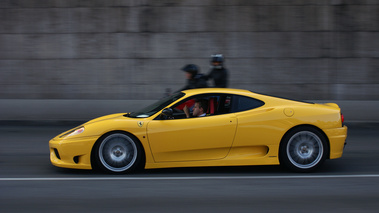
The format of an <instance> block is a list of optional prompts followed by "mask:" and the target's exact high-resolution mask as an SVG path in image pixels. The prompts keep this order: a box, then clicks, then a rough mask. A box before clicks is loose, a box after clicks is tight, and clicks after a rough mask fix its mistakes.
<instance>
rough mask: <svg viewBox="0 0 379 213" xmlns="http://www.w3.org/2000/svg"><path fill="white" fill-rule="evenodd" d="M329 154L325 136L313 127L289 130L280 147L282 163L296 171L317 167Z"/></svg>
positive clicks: (311, 169)
mask: <svg viewBox="0 0 379 213" xmlns="http://www.w3.org/2000/svg"><path fill="white" fill-rule="evenodd" d="M328 155H329V146H328V143H327V140H326V138H325V136H324V135H323V134H322V133H321V132H320V131H319V130H317V129H316V128H313V127H298V128H295V129H293V130H291V131H289V132H288V134H286V135H285V136H284V138H283V140H282V142H281V144H280V149H279V161H280V164H281V165H284V166H286V167H287V168H288V169H290V170H292V171H295V172H311V171H313V170H315V169H317V168H318V167H319V166H320V165H321V164H322V163H323V162H324V161H325V159H326V158H327V156H328Z"/></svg>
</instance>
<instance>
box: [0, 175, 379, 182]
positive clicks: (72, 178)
mask: <svg viewBox="0 0 379 213" xmlns="http://www.w3.org/2000/svg"><path fill="white" fill-rule="evenodd" d="M328 178H379V174H362V175H307V176H305V175H304V176H301V175H300V176H295V175H293V176H205V177H69V178H65V177H57V178H0V181H103V180H235V179H247V180H248V179H255V180H257V179H258V180H259V179H328Z"/></svg>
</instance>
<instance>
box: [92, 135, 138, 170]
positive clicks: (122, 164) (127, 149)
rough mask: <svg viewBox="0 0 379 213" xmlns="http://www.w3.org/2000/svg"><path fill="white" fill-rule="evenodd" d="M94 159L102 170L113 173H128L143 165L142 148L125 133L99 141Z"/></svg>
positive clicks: (107, 136)
mask: <svg viewBox="0 0 379 213" xmlns="http://www.w3.org/2000/svg"><path fill="white" fill-rule="evenodd" d="M94 157H95V159H96V163H97V165H98V166H99V167H100V169H102V170H104V171H106V172H111V173H126V172H131V171H133V170H134V169H136V167H137V166H138V165H139V164H140V163H141V159H142V148H141V145H140V144H139V142H137V140H136V139H134V138H133V137H131V136H129V135H127V134H124V133H112V134H109V135H106V136H104V137H102V138H101V139H100V140H99V142H98V143H97V144H96V149H95V156H94Z"/></svg>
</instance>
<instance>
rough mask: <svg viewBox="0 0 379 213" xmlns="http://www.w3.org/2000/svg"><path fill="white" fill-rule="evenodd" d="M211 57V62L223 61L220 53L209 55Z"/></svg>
mask: <svg viewBox="0 0 379 213" xmlns="http://www.w3.org/2000/svg"><path fill="white" fill-rule="evenodd" d="M211 57H212V59H211V63H213V62H220V63H221V64H222V62H224V56H222V54H214V55H211Z"/></svg>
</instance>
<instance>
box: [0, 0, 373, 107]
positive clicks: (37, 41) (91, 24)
mask: <svg viewBox="0 0 379 213" xmlns="http://www.w3.org/2000/svg"><path fill="white" fill-rule="evenodd" d="M378 38H379V2H378V1H375V0H365V1H355V0H293V1H276V0H234V1H228V0H218V1H215V0H141V1H135V0H110V1H103V0H94V1H82V0H79V1H77V0H51V1H44V0H17V1H13V0H4V1H1V2H0V102H1V103H3V102H7V101H8V100H9V99H16V100H24V99H27V100H41V103H44V100H47V101H49V100H67V101H70V100H78V101H79V100H115V101H116V100H117V101H123V100H133V101H137V102H138V101H139V100H142V101H143V100H156V99H157V98H159V97H162V96H163V95H164V93H165V92H166V90H167V89H170V90H171V91H175V90H177V89H179V88H181V87H183V85H184V84H185V79H184V74H183V73H182V72H181V71H180V68H181V67H183V66H184V65H185V64H187V63H195V64H197V65H199V66H200V68H201V69H202V72H203V73H207V72H208V71H209V56H210V55H211V54H213V53H223V54H224V55H225V56H226V67H227V68H228V69H229V71H230V79H229V82H230V85H229V86H230V87H234V88H242V89H248V90H253V91H257V92H261V93H268V94H273V95H277V96H285V97H291V98H295V99H313V100H314V99H316V100H341V101H372V100H379V71H378V70H379V39H378ZM37 114H38V113H37Z"/></svg>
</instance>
